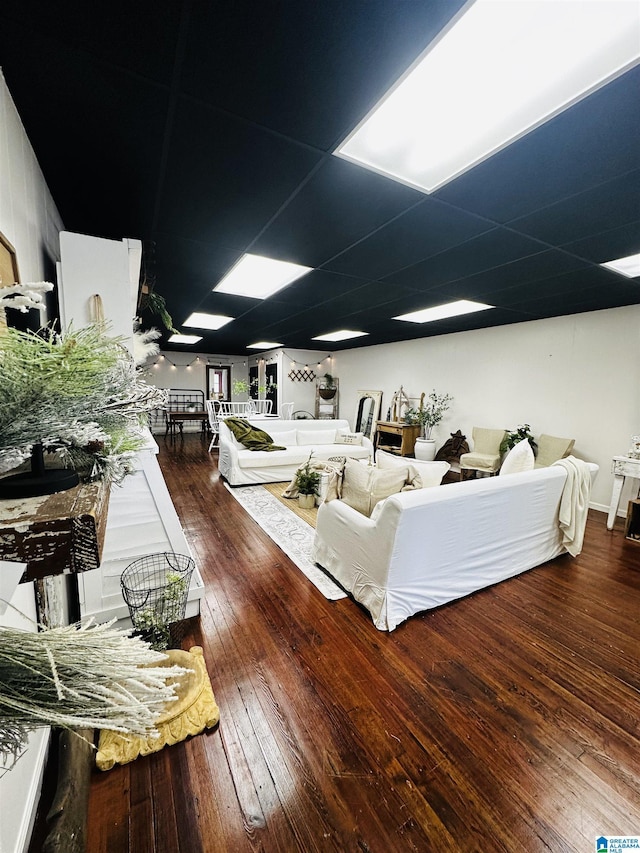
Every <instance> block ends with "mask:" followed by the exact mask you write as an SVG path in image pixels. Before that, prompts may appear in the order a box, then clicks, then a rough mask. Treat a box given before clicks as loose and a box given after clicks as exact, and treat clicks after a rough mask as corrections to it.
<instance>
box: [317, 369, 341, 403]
mask: <svg viewBox="0 0 640 853" xmlns="http://www.w3.org/2000/svg"><path fill="white" fill-rule="evenodd" d="M337 390H338V388H337V386H336V381H335V379H334V378H333V376H332V375H331V374H330V373H325V375H324V377H323V380H322V381H321V382H320V387H319V388H318V393H319V394H320V396H321V397H322V399H323V400H332V399H333V398H334V397H335V396H336V391H337Z"/></svg>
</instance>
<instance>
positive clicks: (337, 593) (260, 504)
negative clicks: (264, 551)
mask: <svg viewBox="0 0 640 853" xmlns="http://www.w3.org/2000/svg"><path fill="white" fill-rule="evenodd" d="M224 485H225V487H226V488H227V490H228V491H229V492H230V494H232V495H233V497H234V498H235V499H236V500H237V501H238V503H239V504H240V505H241V506H242V507H244V509H245V510H246V511H247V512H248V513H249V515H250V516H251V518H253V520H254V521H256V522H257V523H258V524H259V525H260V527H261V528H262V529H263V530H264V532H265V533H266V534H267V535H268V536H269V537H270V538H271V539H273V541H274V542H275V543H276V545H278V546H279V547H280V548H281V549H282V550H283V551H284V553H285V554H286V555H287V557H289V559H290V560H291V561H292V562H294V563H295V564H296V566H297V567H298V568H299V569H300V571H301V572H302V574H303V575H305V577H306V578H308V579H309V580H310V581H311V583H312V584H313V585H314V586H315V587H316V588H317V589H318V590H319V591H320V592H321V593H322V594H323V595H324V597H325V598H328V599H329V600H330V601H337V600H338V599H339V598H346V597H347V594H346V592H345V591H344V590H343V589H341V588H340V587H339V586H338V585H337V584H336V583H334V582H333V581H332V580H331V578H330V577H329V576H328V575H326V574H325V573H324V572H323V571H322V569H320V568H318V566H316V564H315V563H314V562H313V560H312V559H311V548H312V545H313V537H314V535H315V534H314V529H313V527H312V526H311V525H310V524H308V523H307V522H306V521H303V519H302V518H299V517H298V516H297V515H296V514H295V513H294V512H292V510H291V508H290V507H289V506H287V504H288V503H289V501H284V500H281V499H280V498H279V497H277V496H276V495H273V494H270V493H269V492H268V491H267V489H266V488H265V487H264V486H235V487H234V488H231V486H229V484H228V483H225V484H224ZM279 485H280V486H281V490H284V489H285V488H286V485H287V484H286V483H285V484H279Z"/></svg>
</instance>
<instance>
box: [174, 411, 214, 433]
mask: <svg viewBox="0 0 640 853" xmlns="http://www.w3.org/2000/svg"><path fill="white" fill-rule="evenodd" d="M165 415H166V416H167V427H166V430H165V435H167V434H168V433H171V435H175V434H176V428H177V429H178V430H179V431H180V433H182V432H183V431H184V422H185V421H200V423H201V425H202V432H205V429H206V425H207V420H208V415H207V413H206V411H204V410H201V409H195V410H193V411H188V410H185V411H171V410H169V409H168V410H166V411H165Z"/></svg>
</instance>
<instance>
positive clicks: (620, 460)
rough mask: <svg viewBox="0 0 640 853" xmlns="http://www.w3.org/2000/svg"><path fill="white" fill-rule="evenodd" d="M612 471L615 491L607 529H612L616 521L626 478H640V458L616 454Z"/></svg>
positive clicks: (612, 494) (612, 495)
mask: <svg viewBox="0 0 640 853" xmlns="http://www.w3.org/2000/svg"><path fill="white" fill-rule="evenodd" d="M611 473H612V474H613V491H612V493H611V504H610V506H609V514H608V515H607V530H611V529H612V528H613V525H614V523H615V520H616V514H617V512H618V504H619V503H620V495H621V493H622V486H623V485H624V481H625V479H626V478H627V477H633V478H634V479H636V480H640V459H633V458H632V457H630V456H614V457H613V461H612V463H611Z"/></svg>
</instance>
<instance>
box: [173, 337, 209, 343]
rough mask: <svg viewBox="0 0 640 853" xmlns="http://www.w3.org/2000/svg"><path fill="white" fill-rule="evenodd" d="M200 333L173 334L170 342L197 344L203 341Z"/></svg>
mask: <svg viewBox="0 0 640 853" xmlns="http://www.w3.org/2000/svg"><path fill="white" fill-rule="evenodd" d="M201 340H202V337H201V336H200V335H171V337H170V338H169V343H171V344H197V343H198V341H201Z"/></svg>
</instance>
